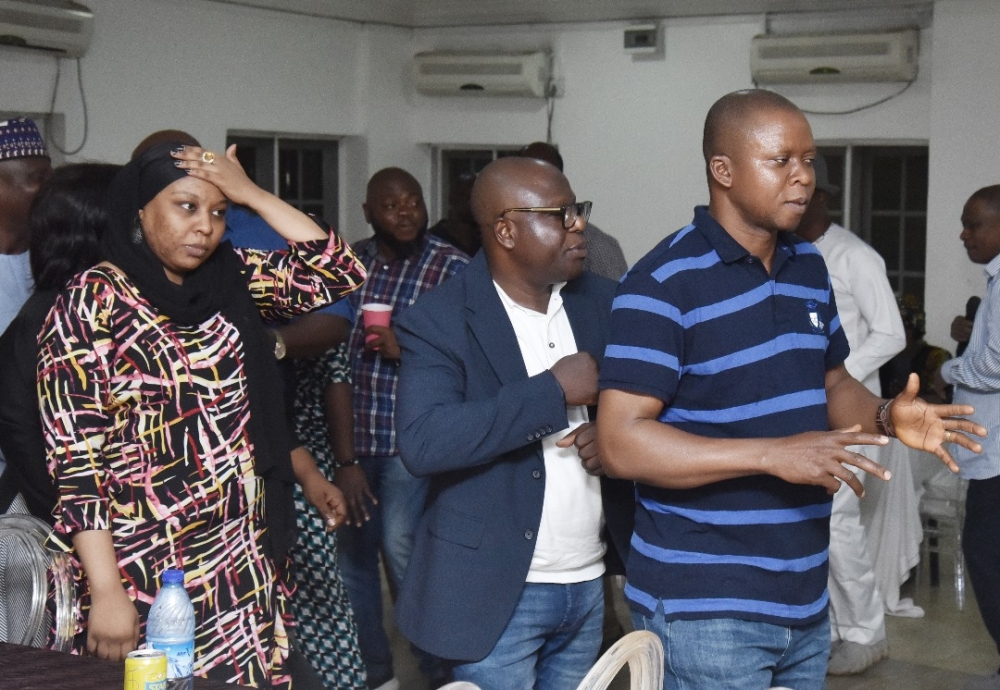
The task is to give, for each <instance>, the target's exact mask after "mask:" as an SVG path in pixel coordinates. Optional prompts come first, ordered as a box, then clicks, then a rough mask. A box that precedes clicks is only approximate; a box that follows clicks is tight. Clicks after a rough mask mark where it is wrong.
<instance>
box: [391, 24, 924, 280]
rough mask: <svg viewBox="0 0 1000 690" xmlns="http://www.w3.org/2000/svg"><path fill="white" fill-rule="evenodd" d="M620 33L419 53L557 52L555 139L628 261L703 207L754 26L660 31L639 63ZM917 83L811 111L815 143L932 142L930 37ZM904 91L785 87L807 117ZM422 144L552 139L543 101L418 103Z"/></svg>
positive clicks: (422, 41)
mask: <svg viewBox="0 0 1000 690" xmlns="http://www.w3.org/2000/svg"><path fill="white" fill-rule="evenodd" d="M624 26H625V24H623V23H622V24H619V23H609V24H600V25H574V26H562V27H549V28H544V29H534V28H530V27H525V28H520V29H507V30H502V31H498V30H496V29H492V28H490V29H486V28H483V29H453V30H427V31H418V32H417V33H416V39H415V46H414V48H415V49H416V50H444V49H450V50H491V49H496V50H522V49H523V50H527V49H539V48H550V49H551V50H552V51H553V54H554V56H555V66H556V72H557V76H558V77H560V78H561V79H562V81H563V83H564V85H565V96H564V97H562V98H558V99H557V100H556V110H555V118H554V127H553V139H554V141H555V143H557V144H558V145H559V146H560V150H561V152H562V154H563V156H564V158H565V162H566V173H567V176H568V177H569V179H570V182H571V183H572V184H573V187H574V191H575V192H576V193H577V197H578V198H581V199H582V198H588V199H592V200H593V201H594V202H595V203H594V212H593V219H594V221H595V222H596V223H597V224H598V225H599V226H601V227H602V228H603V229H604V230H606V231H608V232H611V233H612V234H614V235H615V236H616V237H617V238H618V239H619V240H620V241H621V244H622V247H623V249H624V251H625V254H626V258H627V259H628V260H629V261H630V262H633V261H635V260H636V259H638V258H639V257H640V256H642V255H643V254H644V253H645V252H646V251H648V250H649V249H650V248H651V247H652V246H653V245H654V244H655V243H656V242H658V241H659V240H660V239H661V238H662V237H664V236H665V235H667V234H669V233H670V232H673V231H674V230H676V229H678V228H680V227H681V226H683V225H685V224H686V223H687V222H689V220H690V219H691V211H692V208H693V207H694V205H695V204H699V203H705V202H706V201H707V188H706V183H705V176H704V163H703V160H702V156H701V134H702V127H703V124H704V118H705V114H706V113H707V111H708V108H709V107H710V106H711V104H712V103H713V102H714V101H715V100H716V99H717V98H719V97H720V96H722V95H724V94H726V93H728V92H730V91H733V90H736V89H741V88H749V87H751V86H752V83H751V80H750V70H749V64H748V58H749V53H750V40H751V38H752V37H753V36H754V35H756V34H758V33H761V32H762V31H763V30H764V20H763V18H762V17H759V16H743V17H727V18H696V19H683V20H668V21H666V22H665V31H664V38H665V45H666V50H665V54H664V57H663V59H660V60H650V59H633V58H632V57H631V56H630V55H627V54H626V53H625V52H624V51H623V50H622V47H621V43H622V30H623V28H624ZM922 40H923V42H924V45H925V48H924V52H923V53H922V56H921V66H920V73H919V77H918V80H917V82H916V83H915V84H914V85H913V86H912V87H911V88H910V89H909V90H908V91H907V92H906V94H904V95H903V96H901V97H900V98H898V99H895V100H892V101H891V102H889V103H886V104H884V105H882V106H879V107H877V108H874V109H871V110H868V111H863V112H861V113H858V114H853V115H810V116H809V118H810V120H811V122H812V124H813V130H814V134H815V136H816V138H817V140H818V141H836V140H846V139H850V140H855V141H879V142H886V141H892V140H897V141H898V140H906V141H910V142H912V141H926V140H927V138H928V136H929V112H930V84H931V78H930V66H931V65H930V63H931V57H930V49H929V44H930V32H929V31H925V32H924V35H923V36H922ZM898 88H899V87H898V85H876V84H868V85H856V84H855V85H822V86H797V87H783V88H780V89H777V90H778V91H779V92H781V93H783V94H784V95H786V96H788V97H789V98H791V99H792V100H793V101H795V102H796V103H798V104H799V105H800V106H801V107H803V108H806V109H810V110H823V111H829V110H846V109H849V108H853V107H856V106H858V105H862V104H864V103H869V102H872V101H876V100H878V99H880V98H882V97H883V96H885V95H889V94H892V93H894V92H895V91H897V90H898ZM410 98H411V99H412V102H413V106H414V109H415V112H414V116H413V117H414V136H415V137H416V141H418V142H429V143H433V144H524V143H527V142H529V141H532V140H535V139H544V138H545V110H544V107H543V105H542V104H541V103H540V102H539V101H529V100H524V101H519V100H508V101H506V102H505V101H503V100H497V99H468V98H429V97H423V96H419V95H412V94H411V95H410Z"/></svg>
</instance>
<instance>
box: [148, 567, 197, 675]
mask: <svg viewBox="0 0 1000 690" xmlns="http://www.w3.org/2000/svg"><path fill="white" fill-rule="evenodd" d="M146 646H147V647H150V648H152V649H162V650H163V651H164V652H166V654H167V688H168V690H191V689H192V688H193V687H194V678H193V674H194V606H193V605H192V604H191V600H190V599H189V598H188V595H187V592H186V591H184V571H183V570H164V571H163V575H162V577H161V585H160V591H159V592H157V594H156V599H154V600H153V606H152V608H150V610H149V620H147V621H146Z"/></svg>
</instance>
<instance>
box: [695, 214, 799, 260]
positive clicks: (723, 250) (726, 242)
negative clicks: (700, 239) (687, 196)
mask: <svg viewBox="0 0 1000 690" xmlns="http://www.w3.org/2000/svg"><path fill="white" fill-rule="evenodd" d="M694 224H695V226H696V227H697V228H698V229H699V230H701V233H702V235H704V236H705V239H706V240H708V243H709V244H711V245H712V248H713V249H714V250H715V253H716V254H718V255H719V258H720V259H722V262H723V263H726V264H731V263H736V262H737V261H740V260H742V259H746V258H747V257H748V256H750V252H748V251H747V250H746V248H745V247H744V246H743V245H742V244H740V243H739V242H737V241H736V240H735V239H733V236H732V235H730V234H729V233H728V232H726V229H725V228H724V227H722V225H720V224H719V221H717V220H716V219H715V218H713V217H712V214H710V213H709V212H708V207H707V206H696V207H695V209H694ZM800 244H803V245H805V244H808V242H806V241H805V240H803V239H800V238H798V237H797V236H796V235H795V234H794V233H790V232H779V233H778V240H777V245H776V247H775V262H774V263H775V268H777V267H778V266H780V265H781V264H782V263H783V262H784V260H785V259H786V258H788V257H791V256H795V255H796V254H798V253H799V251H798V249H799V245H800Z"/></svg>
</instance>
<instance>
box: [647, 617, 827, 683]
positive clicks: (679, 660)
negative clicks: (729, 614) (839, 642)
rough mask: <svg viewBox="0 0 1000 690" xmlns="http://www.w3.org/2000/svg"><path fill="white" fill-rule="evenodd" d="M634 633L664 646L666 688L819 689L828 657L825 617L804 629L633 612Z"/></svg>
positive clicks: (731, 619) (824, 677)
mask: <svg viewBox="0 0 1000 690" xmlns="http://www.w3.org/2000/svg"><path fill="white" fill-rule="evenodd" d="M632 622H633V623H634V624H635V629H636V630H649V631H650V632H652V633H656V635H658V636H659V638H660V641H661V642H663V654H664V664H663V665H664V682H663V687H664V689H665V690H757V689H758V688H759V689H760V690H764V689H765V688H770V687H788V688H795V690H823V684H824V681H825V679H826V664H827V661H828V660H829V655H830V621H829V619H828V618H827V617H826V616H823V618H822V620H819V621H816V622H815V623H809V624H808V625H803V626H782V625H772V624H770V623H758V622H753V621H744V620H738V619H735V618H713V619H708V620H697V621H685V620H671V621H668V620H665V619H664V616H663V609H662V608H661V609H658V610H657V612H656V615H655V616H653V617H652V618H647V617H646V616H644V615H642V614H639V613H635V612H633V613H632Z"/></svg>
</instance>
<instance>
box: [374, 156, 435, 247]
mask: <svg viewBox="0 0 1000 690" xmlns="http://www.w3.org/2000/svg"><path fill="white" fill-rule="evenodd" d="M361 208H362V209H363V210H364V212H365V220H366V221H368V223H369V224H370V225H371V226H372V230H374V231H375V237H376V239H377V240H378V243H379V245H380V246H381V247H382V248H383V249H384V250H385V251H386V252H388V253H390V254H392V255H393V256H394V257H399V258H405V257H408V256H411V255H413V254H414V253H416V252H418V251H421V247H422V243H423V239H424V235H425V234H426V232H427V206H426V205H425V204H424V192H423V190H422V189H421V188H420V183H419V182H417V178H415V177H414V176H413V175H411V174H410V173H408V172H406V171H405V170H403V169H402V168H383V169H382V170H379V171H378V172H377V173H375V174H374V175H372V177H371V179H370V180H368V190H367V193H366V194H365V203H363V204H362V205H361Z"/></svg>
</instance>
